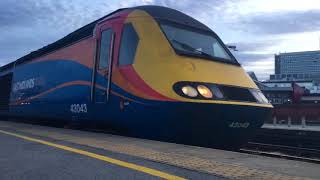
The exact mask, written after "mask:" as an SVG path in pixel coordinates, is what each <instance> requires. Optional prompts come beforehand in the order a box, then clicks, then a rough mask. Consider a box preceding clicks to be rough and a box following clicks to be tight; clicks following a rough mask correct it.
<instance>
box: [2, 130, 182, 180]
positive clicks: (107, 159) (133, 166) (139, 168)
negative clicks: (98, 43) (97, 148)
mask: <svg viewBox="0 0 320 180" xmlns="http://www.w3.org/2000/svg"><path fill="white" fill-rule="evenodd" d="M0 133H3V134H7V135H11V136H15V137H18V138H21V139H24V140H28V141H32V142H37V143H40V144H44V145H48V146H51V147H55V148H58V149H63V150H65V151H70V152H73V153H77V154H81V155H84V156H88V157H91V158H95V159H99V160H101V161H105V162H108V163H111V164H115V165H118V166H122V167H126V168H129V169H133V170H136V171H140V172H143V173H146V174H150V175H153V176H157V177H160V178H164V179H176V180H182V179H184V178H182V177H179V176H175V175H171V174H168V173H165V172H162V171H158V170H155V169H151V168H147V167H144V166H140V165H136V164H132V163H128V162H124V161H121V160H117V159H113V158H110V157H107V156H103V155H99V154H95V153H92V152H88V151H84V150H80V149H76V148H72V147H68V146H64V145H60V144H55V143H51V142H48V141H44V140H40V139H35V138H31V137H27V136H23V135H19V134H16V133H11V132H7V131H3V130H0Z"/></svg>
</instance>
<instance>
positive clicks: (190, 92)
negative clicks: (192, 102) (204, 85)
mask: <svg viewBox="0 0 320 180" xmlns="http://www.w3.org/2000/svg"><path fill="white" fill-rule="evenodd" d="M181 91H182V92H183V94H185V95H186V96H189V97H197V96H198V91H197V90H196V89H195V88H193V87H191V86H183V87H182V88H181Z"/></svg>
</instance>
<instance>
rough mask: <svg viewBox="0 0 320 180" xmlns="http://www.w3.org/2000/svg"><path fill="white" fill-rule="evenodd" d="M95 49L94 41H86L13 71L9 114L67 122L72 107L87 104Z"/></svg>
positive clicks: (90, 38) (20, 66)
mask: <svg viewBox="0 0 320 180" xmlns="http://www.w3.org/2000/svg"><path fill="white" fill-rule="evenodd" d="M94 46H95V41H94V40H93V38H92V37H89V38H87V39H84V40H82V41H80V42H78V43H75V44H73V45H70V46H68V47H65V48H63V49H60V50H57V51H55V52H53V53H50V54H48V55H46V56H43V57H40V58H37V59H34V60H32V61H30V62H28V63H26V64H21V65H19V66H17V67H15V68H14V70H13V79H12V90H11V95H10V113H11V114H12V115H19V116H23V117H35V116H36V117H43V118H60V119H61V118H70V115H71V114H70V112H71V111H70V108H71V107H70V106H71V105H72V104H75V105H77V104H79V105H81V104H88V103H89V102H90V94H91V85H92V74H93V73H92V71H93V66H94V65H93V62H94V48H95V47H94ZM80 108H81V107H80ZM86 108H88V107H82V109H83V110H82V111H84V112H85V111H87V110H86ZM85 114H86V113H84V114H83V115H82V116H85ZM85 118H87V117H85Z"/></svg>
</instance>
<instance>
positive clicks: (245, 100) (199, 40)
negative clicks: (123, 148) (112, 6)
mask: <svg viewBox="0 0 320 180" xmlns="http://www.w3.org/2000/svg"><path fill="white" fill-rule="evenodd" d="M0 87H1V91H0V114H1V115H3V116H10V117H11V116H12V117H21V118H28V119H49V120H50V121H52V122H55V121H56V122H58V121H64V122H75V123H78V124H86V123H90V124H95V125H97V126H98V127H103V128H110V129H112V130H114V132H116V133H117V134H121V135H125V136H131V137H138V138H145V139H153V140H159V141H167V142H174V143H182V144H188V145H197V146H204V147H217V148H237V147H240V146H241V145H242V144H243V143H245V142H246V141H247V140H248V139H249V138H251V137H252V136H253V135H254V133H255V131H256V130H257V129H259V128H260V127H261V126H262V124H263V122H264V121H265V120H266V119H267V118H269V117H270V112H271V110H272V105H271V104H270V103H269V102H268V100H267V99H266V98H265V96H264V95H263V93H262V92H261V91H260V90H259V88H258V87H257V86H256V84H255V83H254V82H253V80H252V79H251V78H250V77H249V76H248V75H247V73H246V72H245V70H244V69H243V68H242V67H241V65H240V64H239V62H238V61H237V60H236V58H235V57H234V56H233V55H232V53H231V52H230V50H229V49H228V48H227V46H226V45H225V44H224V43H223V42H222V40H221V39H220V38H219V37H218V36H217V34H216V33H215V32H214V31H213V30H211V29H210V28H209V27H208V26H206V25H205V24H203V23H201V22H199V21H197V20H196V19H194V18H192V17H190V16H188V15H186V14H184V13H182V12H180V11H178V10H175V9H171V8H168V7H162V6H137V7H130V8H123V9H119V10H116V11H114V12H112V13H110V14H108V15H106V16H104V17H102V18H100V19H98V20H96V21H94V22H92V23H90V24H88V25H85V26H83V27H81V28H80V29H77V30H76V31H74V32H72V33H70V34H68V35H67V36H65V37H63V38H62V39H60V40H58V41H56V42H54V43H52V44H49V45H47V46H45V47H43V48H41V49H39V50H36V51H33V52H31V53H29V54H27V55H25V56H23V57H21V58H19V59H17V60H15V61H13V62H11V63H9V64H7V65H4V66H2V67H1V68H0Z"/></svg>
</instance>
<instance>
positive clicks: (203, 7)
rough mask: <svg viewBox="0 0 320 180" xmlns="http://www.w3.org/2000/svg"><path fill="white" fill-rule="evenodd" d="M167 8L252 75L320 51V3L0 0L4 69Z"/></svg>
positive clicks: (276, 0) (287, 0) (305, 0)
mask: <svg viewBox="0 0 320 180" xmlns="http://www.w3.org/2000/svg"><path fill="white" fill-rule="evenodd" d="M146 4H149V5H150V4H153V5H162V6H167V7H171V8H174V9H178V10H180V11H182V12H184V13H186V14H188V15H190V16H192V17H194V18H196V19H198V20H200V21H201V22H203V23H205V24H207V25H208V26H209V27H211V28H212V29H213V30H214V31H215V32H216V33H217V34H218V35H219V36H220V37H221V38H222V40H223V41H224V42H225V43H228V44H234V45H236V46H237V48H238V50H239V51H237V52H234V54H235V55H236V57H237V59H238V60H239V62H240V63H241V64H242V65H243V67H244V68H245V69H246V70H247V71H254V72H255V73H256V74H257V75H258V78H259V79H266V78H268V75H269V74H272V73H274V54H275V53H279V52H292V51H308V50H318V49H319V36H320V0H303V1H301V0H197V1H195V0H179V1H177V0H68V1H66V0H0V34H1V36H0V65H4V64H6V63H8V62H11V61H13V60H15V59H17V58H19V57H21V56H23V55H25V54H26V53H29V52H30V51H33V50H36V49H38V48H41V47H42V46H45V45H47V44H49V43H52V42H54V41H55V40H58V39H59V38H61V37H63V36H65V35H67V34H68V33H70V32H72V31H73V30H75V29H77V28H79V27H81V26H83V25H85V24H87V23H89V22H91V21H93V20H95V19H97V18H99V17H101V16H104V15H106V14H108V13H109V12H111V11H114V10H116V9H118V8H121V7H132V6H138V5H146Z"/></svg>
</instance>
